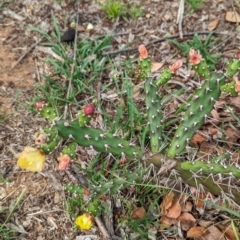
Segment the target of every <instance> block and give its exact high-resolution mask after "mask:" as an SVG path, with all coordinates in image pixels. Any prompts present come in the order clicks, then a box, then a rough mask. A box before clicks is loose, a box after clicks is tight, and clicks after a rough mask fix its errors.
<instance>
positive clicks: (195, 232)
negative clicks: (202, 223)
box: [187, 227, 207, 238]
mask: <svg viewBox="0 0 240 240" xmlns="http://www.w3.org/2000/svg"><path fill="white" fill-rule="evenodd" d="M206 231H207V229H206V228H204V227H192V228H190V229H189V231H188V232H187V237H188V238H190V237H191V238H196V237H201V236H202V235H203V233H204V232H206Z"/></svg>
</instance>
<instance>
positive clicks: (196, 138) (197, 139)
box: [191, 133, 206, 145]
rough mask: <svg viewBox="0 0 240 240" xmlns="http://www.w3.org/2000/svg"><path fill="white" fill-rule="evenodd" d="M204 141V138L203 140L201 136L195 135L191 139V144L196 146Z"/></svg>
mask: <svg viewBox="0 0 240 240" xmlns="http://www.w3.org/2000/svg"><path fill="white" fill-rule="evenodd" d="M204 141H206V138H204V137H203V136H202V135H200V134H198V133H196V134H195V135H194V136H193V137H192V139H191V142H192V143H193V144H194V145H197V144H198V143H202V142H204Z"/></svg>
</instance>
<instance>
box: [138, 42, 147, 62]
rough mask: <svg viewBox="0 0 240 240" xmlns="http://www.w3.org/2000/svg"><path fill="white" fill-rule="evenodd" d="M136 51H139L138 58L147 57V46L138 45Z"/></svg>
mask: <svg viewBox="0 0 240 240" xmlns="http://www.w3.org/2000/svg"><path fill="white" fill-rule="evenodd" d="M138 51H139V53H140V56H139V58H140V60H141V59H144V58H147V57H148V51H147V48H146V47H145V46H144V45H143V44H141V45H140V46H139V47H138Z"/></svg>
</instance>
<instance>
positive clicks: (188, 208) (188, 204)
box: [182, 201, 193, 212]
mask: <svg viewBox="0 0 240 240" xmlns="http://www.w3.org/2000/svg"><path fill="white" fill-rule="evenodd" d="M192 207H193V204H192V203H191V202H189V201H187V202H186V203H185V205H184V208H183V209H182V211H184V212H191V211H192Z"/></svg>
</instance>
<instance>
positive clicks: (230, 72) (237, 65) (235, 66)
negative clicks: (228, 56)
mask: <svg viewBox="0 0 240 240" xmlns="http://www.w3.org/2000/svg"><path fill="white" fill-rule="evenodd" d="M239 70H240V59H239V58H235V59H233V60H232V61H231V62H230V63H229V64H228V65H227V68H226V73H225V74H226V76H227V77H228V78H232V77H233V76H234V75H235V74H236V73H237V72H238V71H239Z"/></svg>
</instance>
